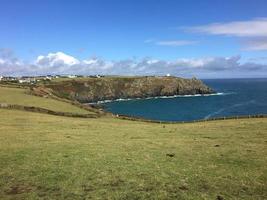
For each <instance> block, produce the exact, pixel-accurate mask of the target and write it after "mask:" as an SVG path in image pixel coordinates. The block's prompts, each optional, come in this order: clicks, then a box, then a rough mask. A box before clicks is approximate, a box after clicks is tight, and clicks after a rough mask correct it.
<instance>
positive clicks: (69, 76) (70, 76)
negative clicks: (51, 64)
mask: <svg viewBox="0 0 267 200" xmlns="http://www.w3.org/2000/svg"><path fill="white" fill-rule="evenodd" d="M76 77H77V76H75V75H68V78H76Z"/></svg>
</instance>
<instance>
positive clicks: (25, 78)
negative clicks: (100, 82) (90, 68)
mask: <svg viewBox="0 0 267 200" xmlns="http://www.w3.org/2000/svg"><path fill="white" fill-rule="evenodd" d="M101 77H104V76H103V75H92V76H82V75H46V76H20V77H15V76H0V82H14V83H27V84H35V83H37V82H40V81H51V80H52V79H59V78H70V79H73V78H101Z"/></svg>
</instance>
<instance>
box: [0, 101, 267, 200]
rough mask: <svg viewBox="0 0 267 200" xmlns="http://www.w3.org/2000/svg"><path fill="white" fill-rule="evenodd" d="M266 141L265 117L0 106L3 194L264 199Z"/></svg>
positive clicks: (9, 196) (266, 189) (0, 195)
mask: <svg viewBox="0 0 267 200" xmlns="http://www.w3.org/2000/svg"><path fill="white" fill-rule="evenodd" d="M1 98H2V97H1ZM266 146H267V119H242V120H225V121H210V122H201V123H188V124H169V125H163V124H152V123H143V122H133V121H127V120H119V119H115V118H107V117H102V118H99V119H80V118H67V117H59V116H52V115H46V114H38V113H29V112H23V111H14V110H4V109H2V110H1V109H0V160H1V162H0V199H64V200H66V199H70V200H72V199H214V200H215V199H216V198H217V196H218V195H220V196H221V197H223V198H224V199H253V200H254V199H267V168H266V166H267V157H266V154H267V148H266ZM166 154H175V155H174V157H168V156H166Z"/></svg>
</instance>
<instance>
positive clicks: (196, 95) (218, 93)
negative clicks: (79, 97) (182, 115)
mask: <svg viewBox="0 0 267 200" xmlns="http://www.w3.org/2000/svg"><path fill="white" fill-rule="evenodd" d="M230 94H234V93H232V92H228V93H224V92H217V93H212V94H194V95H189V94H188V95H172V96H155V97H146V98H126V99H122V98H120V99H114V100H103V101H97V102H93V103H87V104H104V103H110V102H115V101H131V100H146V99H173V98H186V97H208V96H224V95H230Z"/></svg>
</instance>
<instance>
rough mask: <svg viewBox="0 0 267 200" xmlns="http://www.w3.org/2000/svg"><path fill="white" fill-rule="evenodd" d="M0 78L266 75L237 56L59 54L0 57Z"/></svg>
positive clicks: (266, 66)
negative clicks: (25, 59)
mask: <svg viewBox="0 0 267 200" xmlns="http://www.w3.org/2000/svg"><path fill="white" fill-rule="evenodd" d="M0 60H1V62H0V75H45V74H82V75H93V74H105V75H165V74H168V73H169V74H172V75H175V76H183V77H192V76H198V77H210V78H212V77H213V78H214V77H240V76H243V77H248V76H262V75H264V74H267V64H264V63H261V64H259V63H254V62H250V63H244V64H240V62H239V61H240V56H231V57H207V58H191V59H188V58H187V59H183V58H179V59H176V60H172V61H168V60H159V59H151V58H143V59H127V60H118V61H107V60H103V59H99V58H90V59H85V60H82V61H80V60H78V59H76V58H74V57H72V56H70V55H66V54H64V53H62V52H58V53H49V54H48V55H46V56H38V57H37V59H36V60H35V61H34V62H33V63H31V64H27V63H25V62H22V61H20V60H18V59H17V58H15V57H14V56H9V57H4V56H1V53H0Z"/></svg>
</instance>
